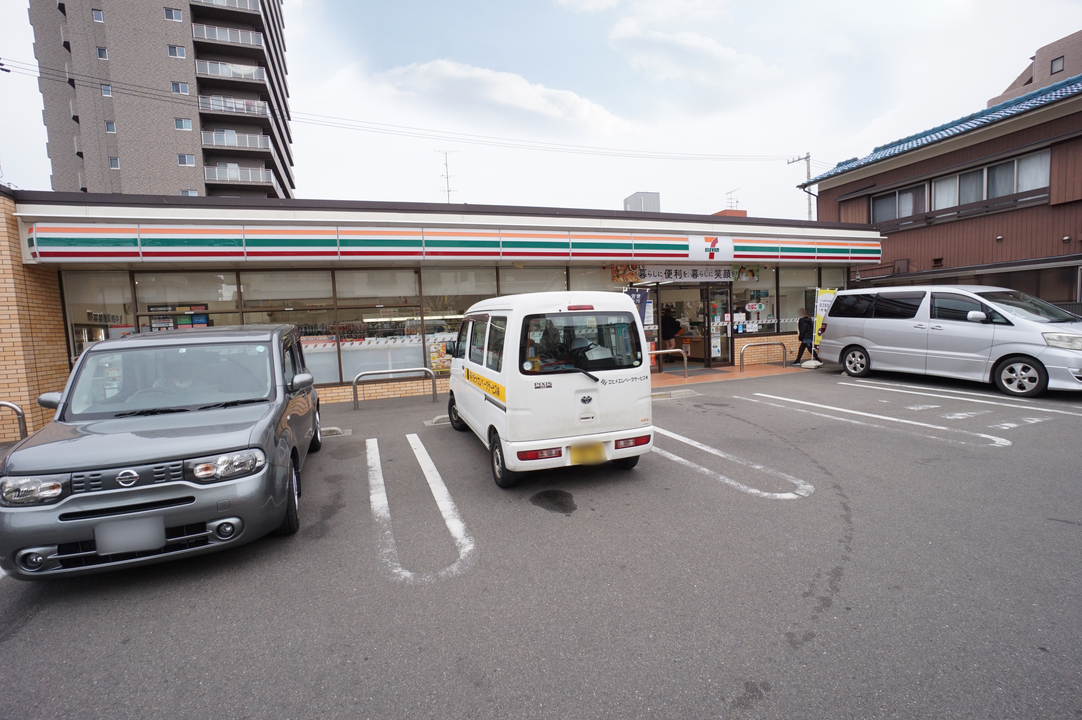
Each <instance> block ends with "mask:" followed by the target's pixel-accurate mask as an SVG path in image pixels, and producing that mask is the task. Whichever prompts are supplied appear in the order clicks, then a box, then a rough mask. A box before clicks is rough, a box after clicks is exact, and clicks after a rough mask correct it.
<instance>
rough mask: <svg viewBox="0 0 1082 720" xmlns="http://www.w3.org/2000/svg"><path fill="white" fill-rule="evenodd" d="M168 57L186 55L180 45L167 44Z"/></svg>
mask: <svg viewBox="0 0 1082 720" xmlns="http://www.w3.org/2000/svg"><path fill="white" fill-rule="evenodd" d="M169 57H175V58H183V57H186V55H185V53H184V48H182V47H181V46H180V45H170V46H169Z"/></svg>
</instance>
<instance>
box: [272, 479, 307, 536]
mask: <svg viewBox="0 0 1082 720" xmlns="http://www.w3.org/2000/svg"><path fill="white" fill-rule="evenodd" d="M300 487H301V483H300V477H299V476H298V475H297V465H296V463H294V462H290V463H289V480H288V482H287V484H286V514H285V517H284V518H282V524H281V525H279V526H278V527H277V529H275V530H274V534H275V535H292V534H294V533H295V532H297V530H298V529H299V528H300V526H301V519H300V514H299V506H300V495H301V489H300Z"/></svg>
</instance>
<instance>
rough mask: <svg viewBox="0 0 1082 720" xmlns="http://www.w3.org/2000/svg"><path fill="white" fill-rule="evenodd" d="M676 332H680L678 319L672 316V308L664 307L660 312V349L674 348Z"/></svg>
mask: <svg viewBox="0 0 1082 720" xmlns="http://www.w3.org/2000/svg"><path fill="white" fill-rule="evenodd" d="M678 332H680V321H679V320H677V319H676V318H674V317H673V316H672V308H665V309H664V310H663V311H662V313H661V347H662V349H664V350H675V349H676V334H677V333H678Z"/></svg>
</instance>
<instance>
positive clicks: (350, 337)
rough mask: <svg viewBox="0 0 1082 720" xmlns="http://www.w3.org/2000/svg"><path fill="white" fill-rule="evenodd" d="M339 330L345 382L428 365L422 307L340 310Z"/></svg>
mask: <svg viewBox="0 0 1082 720" xmlns="http://www.w3.org/2000/svg"><path fill="white" fill-rule="evenodd" d="M337 330H338V336H339V339H340V341H341V345H342V379H343V380H344V381H345V382H352V380H353V378H354V377H356V376H357V374H358V373H361V372H365V371H368V370H397V369H402V368H411V367H424V366H425V362H424V359H425V358H424V346H423V345H422V344H421V309H420V308H419V307H393V308H386V307H384V308H372V309H354V310H339V311H338V325H337ZM306 352H307V351H306Z"/></svg>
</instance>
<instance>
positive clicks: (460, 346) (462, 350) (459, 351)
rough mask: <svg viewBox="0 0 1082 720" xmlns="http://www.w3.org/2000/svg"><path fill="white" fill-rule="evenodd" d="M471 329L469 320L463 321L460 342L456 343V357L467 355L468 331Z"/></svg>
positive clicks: (459, 331) (459, 335)
mask: <svg viewBox="0 0 1082 720" xmlns="http://www.w3.org/2000/svg"><path fill="white" fill-rule="evenodd" d="M469 329H470V323H469V322H464V323H462V327H460V328H459V329H458V342H457V343H455V354H454V357H456V358H464V357H466V331H467V330H469Z"/></svg>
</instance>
